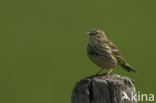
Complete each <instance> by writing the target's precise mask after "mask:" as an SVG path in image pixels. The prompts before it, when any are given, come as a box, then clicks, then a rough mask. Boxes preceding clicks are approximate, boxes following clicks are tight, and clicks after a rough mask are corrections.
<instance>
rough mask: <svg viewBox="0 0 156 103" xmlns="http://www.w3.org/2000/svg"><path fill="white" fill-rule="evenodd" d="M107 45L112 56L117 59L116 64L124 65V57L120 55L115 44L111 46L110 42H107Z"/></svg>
mask: <svg viewBox="0 0 156 103" xmlns="http://www.w3.org/2000/svg"><path fill="white" fill-rule="evenodd" d="M107 44H108V46H109V47H110V48H111V50H112V54H113V56H114V57H115V58H116V59H117V61H118V63H119V64H123V63H125V58H124V56H123V55H122V54H121V53H120V51H119V50H118V49H117V47H116V46H115V44H113V43H112V42H111V41H107Z"/></svg>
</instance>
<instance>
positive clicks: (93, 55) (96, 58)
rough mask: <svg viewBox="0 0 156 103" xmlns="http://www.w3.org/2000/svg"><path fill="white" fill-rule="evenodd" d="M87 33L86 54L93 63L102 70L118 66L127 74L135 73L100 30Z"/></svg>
mask: <svg viewBox="0 0 156 103" xmlns="http://www.w3.org/2000/svg"><path fill="white" fill-rule="evenodd" d="M88 33H89V35H90V42H89V44H88V47H87V53H88V56H89V58H90V60H91V61H92V62H93V63H95V64H96V65H98V66H99V67H101V68H102V69H113V68H115V66H117V65H118V64H119V65H120V66H122V67H123V68H124V69H125V70H127V71H129V72H130V71H133V72H136V71H135V70H134V69H133V68H132V67H130V66H129V65H128V63H127V62H126V60H125V59H124V57H123V55H122V54H121V53H120V52H119V50H118V49H117V48H116V46H115V45H114V44H113V43H112V42H111V41H110V40H109V39H108V38H107V36H106V34H105V33H104V32H103V31H102V30H99V29H93V30H91V31H90V32H88Z"/></svg>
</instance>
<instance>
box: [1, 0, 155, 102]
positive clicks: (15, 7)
mask: <svg viewBox="0 0 156 103" xmlns="http://www.w3.org/2000/svg"><path fill="white" fill-rule="evenodd" d="M155 5H156V2H155V0H148V1H147V0H77V1H76V0H75V1H74V0H36V1H35V0H1V1H0V103H70V100H71V92H72V89H73V87H74V85H75V83H76V82H77V81H79V80H80V79H82V78H84V77H86V76H89V75H93V74H95V73H96V72H97V71H98V70H99V69H100V68H99V67H97V66H96V65H95V64H93V63H92V62H91V61H90V60H89V59H88V57H87V53H86V46H87V43H88V40H89V39H88V36H86V33H85V32H87V31H89V30H90V29H92V28H101V29H103V30H104V31H105V32H106V33H107V35H108V37H109V39H110V40H112V41H113V42H114V43H115V44H116V45H117V47H118V48H119V49H120V51H121V53H122V54H123V55H124V56H125V57H126V59H127V61H128V62H129V64H131V65H132V66H133V67H135V68H136V70H137V72H138V73H137V74H134V73H127V72H126V71H124V70H123V69H122V68H121V67H117V68H116V69H115V70H114V71H113V72H114V73H117V74H120V75H124V76H129V77H130V78H132V79H134V80H135V81H136V84H135V85H136V88H137V90H138V91H140V92H141V93H147V94H148V93H154V94H156V88H155V87H156V83H155V77H156V75H155V72H156V65H155V64H156V63H155V61H156V58H155V57H156V54H155V53H156V46H155V44H156V6H155Z"/></svg>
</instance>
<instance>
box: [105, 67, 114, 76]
mask: <svg viewBox="0 0 156 103" xmlns="http://www.w3.org/2000/svg"><path fill="white" fill-rule="evenodd" d="M112 71H113V68H112V69H110V70H109V72H108V74H107V75H106V77H109V74H110V73H111V72H112Z"/></svg>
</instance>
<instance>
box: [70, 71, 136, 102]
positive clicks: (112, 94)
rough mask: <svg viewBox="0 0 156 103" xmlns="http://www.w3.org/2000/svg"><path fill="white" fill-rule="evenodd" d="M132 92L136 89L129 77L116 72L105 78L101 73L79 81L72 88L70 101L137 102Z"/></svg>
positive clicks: (134, 92)
mask: <svg viewBox="0 0 156 103" xmlns="http://www.w3.org/2000/svg"><path fill="white" fill-rule="evenodd" d="M132 92H133V93H132ZM132 94H133V95H135V94H136V89H135V86H134V82H133V81H132V80H131V79H130V78H128V77H123V76H120V75H117V74H111V75H110V76H109V77H108V78H106V74H103V75H100V76H90V77H87V78H84V79H82V80H81V81H79V82H78V83H77V84H76V86H75V88H74V89H73V92H72V100H71V103H137V101H135V100H134V99H133V98H131V96H132ZM123 96H124V97H125V96H126V97H128V98H129V99H128V98H124V99H123ZM132 99H133V100H132Z"/></svg>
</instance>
